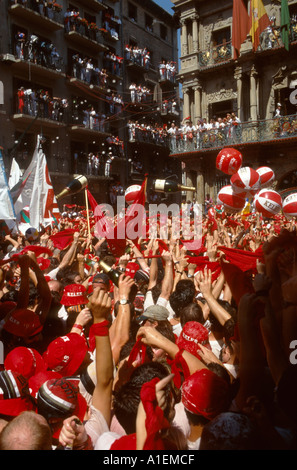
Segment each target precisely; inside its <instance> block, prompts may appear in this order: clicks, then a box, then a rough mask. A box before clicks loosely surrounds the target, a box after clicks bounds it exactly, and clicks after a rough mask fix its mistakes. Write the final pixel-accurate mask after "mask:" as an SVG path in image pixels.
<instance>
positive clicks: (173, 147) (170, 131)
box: [167, 122, 177, 152]
mask: <svg viewBox="0 0 297 470" xmlns="http://www.w3.org/2000/svg"><path fill="white" fill-rule="evenodd" d="M167 133H168V135H169V137H170V149H171V151H173V152H174V151H175V150H176V134H177V126H176V125H175V123H174V122H172V123H171V126H170V128H169V129H168V131H167Z"/></svg>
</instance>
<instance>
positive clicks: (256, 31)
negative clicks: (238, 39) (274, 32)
mask: <svg viewBox="0 0 297 470" xmlns="http://www.w3.org/2000/svg"><path fill="white" fill-rule="evenodd" d="M270 24H271V22H270V19H269V16H268V14H267V12H266V9H265V7H264V5H263V2H262V0H251V10H250V32H249V34H250V36H251V37H252V43H253V49H254V51H257V50H258V47H259V45H260V34H261V33H262V32H263V31H264V30H265V29H266V28H267V27H268V26H269V25H270Z"/></svg>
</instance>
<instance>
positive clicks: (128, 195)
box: [125, 184, 141, 204]
mask: <svg viewBox="0 0 297 470" xmlns="http://www.w3.org/2000/svg"><path fill="white" fill-rule="evenodd" d="M140 190H141V186H139V185H138V184H133V185H132V186H129V188H127V189H126V191H125V201H126V203H127V204H133V202H134V201H135V199H136V198H137V196H138V194H139V191H140Z"/></svg>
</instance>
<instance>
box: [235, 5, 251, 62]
mask: <svg viewBox="0 0 297 470" xmlns="http://www.w3.org/2000/svg"><path fill="white" fill-rule="evenodd" d="M249 31H250V26H249V15H248V12H247V9H246V6H245V4H244V2H243V0H233V22H232V46H233V58H234V59H237V58H238V56H239V51H240V46H241V44H242V43H243V42H244V40H245V39H246V37H247V35H248V33H249Z"/></svg>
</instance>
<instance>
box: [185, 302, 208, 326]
mask: <svg viewBox="0 0 297 470" xmlns="http://www.w3.org/2000/svg"><path fill="white" fill-rule="evenodd" d="M189 321H197V322H199V323H201V324H202V325H203V324H204V317H203V312H202V308H201V307H200V305H199V304H197V303H196V302H193V303H191V304H189V305H187V306H186V307H184V308H183V309H182V310H181V312H180V324H181V327H182V328H183V327H184V326H185V324H186V323H187V322H189Z"/></svg>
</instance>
